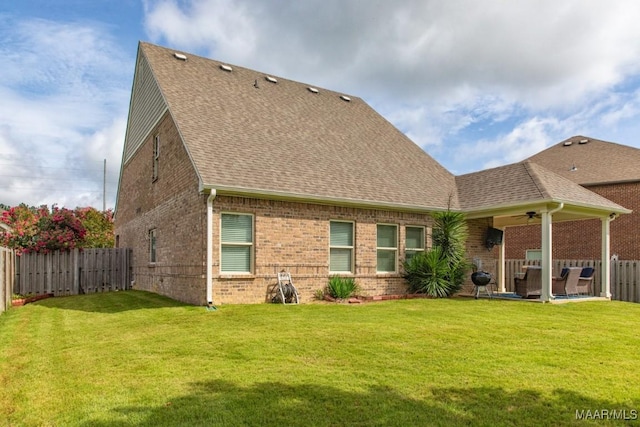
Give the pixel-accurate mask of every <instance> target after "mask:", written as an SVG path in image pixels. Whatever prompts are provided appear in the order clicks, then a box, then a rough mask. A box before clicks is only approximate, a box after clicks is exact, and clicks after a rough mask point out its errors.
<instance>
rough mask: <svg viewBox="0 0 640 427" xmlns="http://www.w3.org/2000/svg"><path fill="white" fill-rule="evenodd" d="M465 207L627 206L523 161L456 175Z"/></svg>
mask: <svg viewBox="0 0 640 427" xmlns="http://www.w3.org/2000/svg"><path fill="white" fill-rule="evenodd" d="M456 182H457V184H458V191H459V193H458V198H459V200H460V201H461V208H462V209H463V210H465V211H480V210H484V209H491V208H497V207H507V206H518V205H522V204H527V203H536V202H561V203H570V204H573V205H578V206H586V207H594V208H602V209H610V210H612V211H616V212H626V211H627V209H625V208H624V207H622V206H620V205H618V204H617V203H614V202H612V201H610V200H609V199H606V198H604V197H602V196H600V195H598V194H596V193H594V192H592V191H590V190H587V189H586V188H584V187H582V186H581V185H579V184H576V183H575V182H573V181H571V180H569V179H567V178H565V177H563V176H560V175H558V174H556V173H554V172H552V171H550V170H548V169H546V168H544V167H542V166H540V165H539V164H536V163H533V162H530V161H525V162H521V163H513V164H510V165H506V166H501V167H497V168H493V169H487V170H484V171H480V172H474V173H470V174H466V175H460V176H458V177H456Z"/></svg>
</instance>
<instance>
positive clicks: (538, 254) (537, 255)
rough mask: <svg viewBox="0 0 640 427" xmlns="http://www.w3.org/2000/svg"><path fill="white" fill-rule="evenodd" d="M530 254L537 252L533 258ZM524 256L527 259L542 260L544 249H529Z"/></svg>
mask: <svg viewBox="0 0 640 427" xmlns="http://www.w3.org/2000/svg"><path fill="white" fill-rule="evenodd" d="M530 254H536V256H535V257H532V258H531V257H530V256H529V255H530ZM524 257H525V259H526V260H527V261H540V260H541V259H542V249H527V250H526V251H525V256H524Z"/></svg>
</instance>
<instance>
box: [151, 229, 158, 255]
mask: <svg viewBox="0 0 640 427" xmlns="http://www.w3.org/2000/svg"><path fill="white" fill-rule="evenodd" d="M156 262H158V229H157V228H151V229H149V264H155V263H156Z"/></svg>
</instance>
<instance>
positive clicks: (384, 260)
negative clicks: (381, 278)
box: [377, 224, 398, 273]
mask: <svg viewBox="0 0 640 427" xmlns="http://www.w3.org/2000/svg"><path fill="white" fill-rule="evenodd" d="M377 231H378V233H377V246H378V247H377V250H378V255H377V258H378V260H377V264H378V267H377V271H378V273H395V272H396V271H397V268H396V267H397V259H398V256H397V255H398V227H397V226H396V225H387V224H378V230H377Z"/></svg>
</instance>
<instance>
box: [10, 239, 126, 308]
mask: <svg viewBox="0 0 640 427" xmlns="http://www.w3.org/2000/svg"><path fill="white" fill-rule="evenodd" d="M16 259H17V262H16V280H15V285H14V292H15V293H18V294H22V295H28V294H33V295H43V294H53V295H54V296H59V295H78V294H88V293H95V292H109V291H117V290H124V289H129V288H130V287H131V249H121V248H118V249H81V250H79V249H74V250H72V251H71V252H60V251H56V252H50V253H48V254H36V253H30V254H22V255H20V256H19V257H16Z"/></svg>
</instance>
